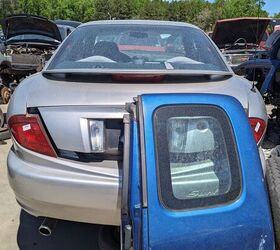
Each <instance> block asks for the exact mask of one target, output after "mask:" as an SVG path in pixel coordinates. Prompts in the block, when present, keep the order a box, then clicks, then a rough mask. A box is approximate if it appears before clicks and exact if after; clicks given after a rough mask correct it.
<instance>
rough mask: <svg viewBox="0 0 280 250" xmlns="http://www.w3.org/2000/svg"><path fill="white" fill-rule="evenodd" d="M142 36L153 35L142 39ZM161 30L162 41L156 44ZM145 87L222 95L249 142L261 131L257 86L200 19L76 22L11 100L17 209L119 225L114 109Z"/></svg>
mask: <svg viewBox="0 0 280 250" xmlns="http://www.w3.org/2000/svg"><path fill="white" fill-rule="evenodd" d="M124 33H125V34H127V35H126V37H129V39H127V40H125V41H124V39H122V40H121V41H122V42H121V43H122V44H123V43H125V45H126V46H131V47H130V49H129V50H127V49H124V48H122V47H119V45H120V44H118V41H119V40H118V39H119V37H122V35H123V34H124ZM112 37H113V38H112ZM150 37H153V39H152V40H153V41H154V37H156V42H153V44H150V42H151V39H150ZM132 38H133V39H132ZM168 38H170V39H169V41H168V44H169V46H170V48H172V49H170V50H169V49H165V47H164V44H166V43H165V42H166V39H167V40H168ZM137 39H138V40H139V42H140V41H141V43H138V41H137ZM135 40H136V41H135ZM135 44H137V46H135ZM138 44H143V45H145V46H146V44H148V46H147V47H145V46H142V45H140V49H139V47H138ZM161 44H162V45H161ZM158 45H161V46H158ZM133 46H134V47H133ZM151 47H152V48H153V50H152V49H151ZM154 48H160V49H159V50H155V49H154ZM144 93H208V94H210V93H216V94H223V95H230V96H232V97H234V98H235V99H237V100H238V101H239V102H240V103H241V105H242V107H243V109H244V112H245V113H246V115H247V116H248V119H249V121H250V124H251V126H252V129H253V130H252V131H253V132H252V133H253V134H254V137H255V140H256V143H257V144H258V145H259V144H260V143H261V141H262V139H263V136H264V133H265V130H266V125H267V114H266V109H265V106H264V103H263V100H262V97H261V95H260V94H259V92H258V91H257V90H256V89H255V88H254V87H253V86H252V84H251V83H250V82H248V81H247V80H245V79H243V78H241V77H238V76H236V75H234V74H233V72H232V70H231V68H230V67H229V66H228V65H227V64H226V62H225V61H224V59H223V57H222V55H221V53H220V52H219V50H218V49H217V48H216V46H215V45H214V43H213V41H212V40H211V39H210V38H209V37H208V36H207V35H206V34H205V33H204V32H203V31H201V30H200V29H199V28H197V27H195V26H193V25H190V24H185V23H179V22H165V21H136V20H127V21H115V20H113V21H97V22H90V23H87V24H83V25H80V26H79V27H78V28H77V29H76V30H74V31H73V32H72V33H71V35H70V36H69V37H67V38H66V39H65V41H64V42H63V44H62V45H61V46H60V47H59V49H58V50H57V51H56V53H55V55H54V56H53V57H52V58H51V60H50V61H49V62H48V64H47V65H46V66H45V68H44V70H43V71H42V72H40V73H38V74H35V75H33V76H31V77H29V78H28V79H25V80H24V81H23V82H22V83H21V84H20V85H19V87H18V88H17V89H16V91H15V93H14V94H13V96H12V99H11V101H10V105H9V110H8V124H9V127H10V129H11V132H12V136H13V141H14V144H13V147H12V149H11V151H10V153H9V156H8V163H7V165H8V170H9V171H8V173H9V181H10V185H11V187H12V189H13V190H14V192H15V195H16V199H17V200H18V202H19V204H20V205H21V206H22V207H23V209H25V210H26V211H27V212H29V213H31V214H33V215H35V216H46V217H52V218H59V219H65V220H73V221H82V222H89V223H97V224H107V225H120V222H121V218H120V214H121V213H120V209H121V207H120V206H121V195H120V186H121V181H122V179H121V174H122V171H123V147H124V145H123V142H124V126H123V115H124V114H125V113H127V111H126V109H125V104H126V103H127V102H131V101H132V100H133V98H134V97H135V96H137V95H139V94H144ZM259 152H260V155H261V157H262V159H263V154H262V151H261V150H259ZM263 167H264V164H263Z"/></svg>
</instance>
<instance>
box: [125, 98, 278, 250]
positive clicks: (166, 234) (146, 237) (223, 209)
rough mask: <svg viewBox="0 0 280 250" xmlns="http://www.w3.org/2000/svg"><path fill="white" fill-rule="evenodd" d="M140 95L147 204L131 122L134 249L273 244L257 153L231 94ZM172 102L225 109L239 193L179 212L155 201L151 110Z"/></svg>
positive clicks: (248, 246)
mask: <svg viewBox="0 0 280 250" xmlns="http://www.w3.org/2000/svg"><path fill="white" fill-rule="evenodd" d="M141 98H142V103H143V110H144V138H145V142H146V143H145V151H146V152H145V157H146V170H147V191H148V207H147V208H144V209H142V206H141V199H140V193H141V191H140V190H141V188H140V186H141V183H140V179H139V176H140V168H141V166H140V163H139V150H140V149H139V141H138V130H137V129H136V127H137V124H136V122H135V123H134V124H133V126H134V128H133V129H132V131H133V136H132V143H133V145H132V148H133V155H134V156H135V157H134V158H132V162H131V166H132V172H131V176H132V178H131V183H130V185H131V207H130V209H131V213H133V212H134V211H135V205H137V206H138V208H140V211H141V212H140V213H137V216H134V217H133V218H132V220H133V229H134V241H135V242H136V243H137V247H135V249H140V247H141V248H142V249H197V250H198V249H273V246H274V238H273V226H272V220H271V213H270V207H269V202H268V195H267V191H266V187H265V182H264V177H263V173H262V169H261V163H260V158H259V154H258V150H257V146H256V143H255V140H254V138H253V134H252V131H251V127H250V125H249V123H248V118H247V116H246V114H245V112H244V110H243V108H242V106H241V104H240V103H239V102H238V101H237V100H236V99H234V98H233V97H230V96H224V95H214V94H149V95H143V96H141ZM172 104H207V105H209V104H210V105H216V106H219V107H221V108H222V109H223V110H224V111H225V112H226V113H227V115H228V117H229V119H230V122H231V124H232V127H233V132H234V136H235V139H236V144H237V151H238V154H239V159H240V165H241V175H242V182H243V183H242V193H241V195H240V197H239V198H238V199H237V200H236V201H235V202H233V203H230V204H225V205H222V206H218V207H213V208H206V209H194V210H185V211H171V210H168V209H166V208H164V207H163V206H162V205H161V203H160V201H159V197H158V190H157V173H156V160H155V148H154V146H155V144H154V135H153V134H154V131H153V112H154V110H155V109H157V108H158V107H159V106H162V105H172ZM142 153H143V152H142ZM138 211H139V210H138ZM134 215H135V213H134ZM141 241H142V245H141V244H140V242H141ZM143 241H144V242H143Z"/></svg>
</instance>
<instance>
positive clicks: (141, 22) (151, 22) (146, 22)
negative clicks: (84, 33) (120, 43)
mask: <svg viewBox="0 0 280 250" xmlns="http://www.w3.org/2000/svg"><path fill="white" fill-rule="evenodd" d="M104 24H109V25H112V24H132V25H133V24H138V25H162V26H164V25H169V26H181V27H191V28H195V29H199V28H198V27H197V26H195V25H192V24H189V23H183V22H172V21H158V20H103V21H92V22H88V23H84V24H81V25H80V26H79V27H84V26H90V25H104Z"/></svg>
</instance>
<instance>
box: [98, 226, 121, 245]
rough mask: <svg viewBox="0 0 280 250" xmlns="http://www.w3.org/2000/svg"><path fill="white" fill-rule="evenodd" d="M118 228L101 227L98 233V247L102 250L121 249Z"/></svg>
mask: <svg viewBox="0 0 280 250" xmlns="http://www.w3.org/2000/svg"><path fill="white" fill-rule="evenodd" d="M118 232H119V231H118V230H117V227H114V226H101V228H100V229H99V233H98V246H99V249H100V250H117V249H120V240H119V238H118V235H119V233H118Z"/></svg>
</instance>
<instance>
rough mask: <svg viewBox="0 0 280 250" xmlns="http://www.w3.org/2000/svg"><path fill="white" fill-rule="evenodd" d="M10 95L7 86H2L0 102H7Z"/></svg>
mask: <svg viewBox="0 0 280 250" xmlns="http://www.w3.org/2000/svg"><path fill="white" fill-rule="evenodd" d="M10 97H11V93H10V90H9V89H8V88H7V87H3V88H2V89H1V98H2V102H3V103H4V104H7V103H8V102H9V100H10Z"/></svg>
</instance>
